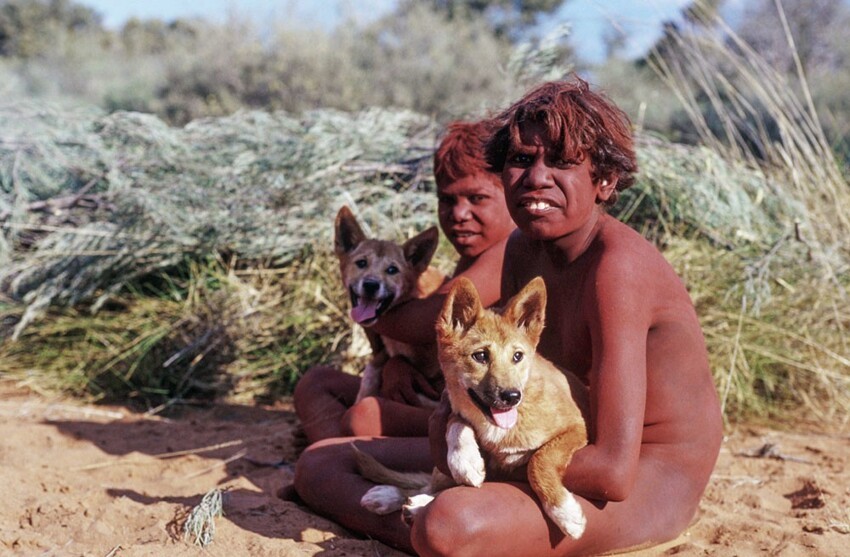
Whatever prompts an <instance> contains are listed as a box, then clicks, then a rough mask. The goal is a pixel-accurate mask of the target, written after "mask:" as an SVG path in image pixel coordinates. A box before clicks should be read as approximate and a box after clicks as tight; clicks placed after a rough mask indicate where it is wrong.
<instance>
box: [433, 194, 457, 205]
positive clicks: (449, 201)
mask: <svg viewBox="0 0 850 557" xmlns="http://www.w3.org/2000/svg"><path fill="white" fill-rule="evenodd" d="M437 203H439V204H440V205H454V204H455V200H454V198H453V197H452V196H450V195H440V196H438V197H437Z"/></svg>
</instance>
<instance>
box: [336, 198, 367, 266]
mask: <svg viewBox="0 0 850 557" xmlns="http://www.w3.org/2000/svg"><path fill="white" fill-rule="evenodd" d="M365 239H366V234H364V233H363V229H362V228H360V225H359V224H358V223H357V219H356V218H354V213H352V212H351V209H349V208H348V205H343V206H342V207H341V208H340V209H339V212H338V213H337V214H336V221H334V252H335V253H336V254H337V255H343V254H345V253H348V252H350V251H351V250H353V249H354V248H356V247H357V246H358V245H359V244H360V242H362V241H363V240H365Z"/></svg>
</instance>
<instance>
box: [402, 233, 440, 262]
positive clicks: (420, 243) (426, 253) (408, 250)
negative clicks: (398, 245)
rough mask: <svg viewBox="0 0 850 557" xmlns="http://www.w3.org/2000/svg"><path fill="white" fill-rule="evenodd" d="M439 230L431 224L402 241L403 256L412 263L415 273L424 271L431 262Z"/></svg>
mask: <svg viewBox="0 0 850 557" xmlns="http://www.w3.org/2000/svg"><path fill="white" fill-rule="evenodd" d="M438 238H439V232H437V227H436V226H432V227H431V228H429V229H428V230H426V231H424V232H421V233H419V234H417V235H416V236H414V237H413V238H411V239H409V240H408V241H406V242H405V243H404V245H403V246H402V249H403V250H404V258H405V259H407V261H409V262H410V264H411V265H413V268H414V269H415V270H416V272H417V273H424V272H425V269H427V268H428V265H429V264H430V263H431V258H432V257H434V252H435V251H437V240H438Z"/></svg>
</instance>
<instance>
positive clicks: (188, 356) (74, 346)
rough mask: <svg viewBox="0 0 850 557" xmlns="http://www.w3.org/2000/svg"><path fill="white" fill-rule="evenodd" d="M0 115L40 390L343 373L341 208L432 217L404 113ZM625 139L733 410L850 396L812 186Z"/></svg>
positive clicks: (13, 339) (11, 364)
mask: <svg viewBox="0 0 850 557" xmlns="http://www.w3.org/2000/svg"><path fill="white" fill-rule="evenodd" d="M4 110H5V112H4ZM12 115H14V118H13V117H12ZM0 124H2V125H0V130H3V131H2V132H0V223H1V224H2V227H3V228H2V237H0V292H2V293H3V295H4V296H5V300H6V302H5V305H4V306H3V307H2V308H0V311H2V318H3V320H2V322H0V337H2V338H4V339H5V340H4V341H3V343H2V345H0V362H2V369H3V371H6V372H7V373H10V374H12V375H14V376H15V377H18V378H28V379H29V380H30V382H31V383H32V384H33V385H40V386H45V385H47V386H53V387H58V388H60V389H62V390H65V391H68V392H73V393H77V394H82V395H88V396H95V397H99V398H112V399H115V398H118V399H124V398H128V397H129V398H133V399H135V400H138V401H140V402H142V403H144V405H146V406H149V407H156V406H158V405H161V404H166V403H169V402H173V401H178V400H187V399H191V400H196V399H209V398H212V397H218V396H222V395H223V394H224V393H227V394H228V396H237V397H239V396H252V397H255V398H256V397H261V398H266V397H275V396H278V395H280V394H285V393H288V392H291V389H292V386H293V385H294V384H295V382H296V381H297V380H298V378H299V377H300V375H301V374H302V373H303V372H304V371H305V370H306V369H308V368H309V367H310V366H311V365H315V364H320V363H330V364H335V365H346V364H348V369H351V370H356V369H357V368H358V366H359V365H362V364H361V362H362V360H361V359H359V358H360V357H361V356H364V355H365V353H366V350H367V347H366V345H365V344H363V343H361V340H362V339H361V337H360V336H358V333H357V331H358V329H357V328H356V327H354V326H353V325H352V324H351V322H350V320H349V319H348V318H347V315H346V314H347V305H348V302H347V300H346V295H345V293H344V292H343V289H342V287H341V286H340V282H339V275H338V273H339V271H338V268H337V264H336V261H335V259H334V257H333V255H332V228H333V217H334V214H335V213H336V210H337V209H338V208H339V206H340V205H342V204H343V203H346V204H348V205H351V206H353V207H354V209H355V211H356V212H357V213H358V218H359V220H360V221H361V222H363V223H364V224H365V225H366V226H368V227H369V228H370V229H371V230H369V234H370V235H376V236H381V237H386V238H395V239H403V238H407V237H409V236H410V235H412V233H414V232H416V231H418V230H421V229H422V228H424V226H427V225H430V224H432V223H433V222H434V220H435V212H434V208H435V201H436V200H435V196H434V193H433V182H432V181H431V178H430V175H431V168H430V157H431V154H432V149H433V146H434V139H435V129H434V127H433V126H432V125H431V124H430V122H429V121H427V120H426V119H423V118H422V117H420V116H416V115H414V114H410V113H399V112H385V111H380V110H371V111H367V112H362V113H357V114H344V113H339V112H333V111H317V112H314V113H310V114H308V115H305V116H304V117H303V118H300V119H296V118H293V117H291V116H289V115H285V114H264V113H243V114H237V115H234V116H231V117H227V118H221V119H209V120H203V121H198V122H194V123H193V124H191V125H189V126H187V127H186V128H185V129H182V130H179V129H174V128H169V127H167V126H165V125H164V124H162V122H160V121H159V120H157V119H155V118H153V117H150V116H145V115H140V114H114V115H112V116H102V115H100V114H97V113H91V112H86V111H77V112H59V111H53V110H51V109H49V108H47V109H43V110H35V109H34V108H33V107H29V108H27V107H17V108H9V109H0ZM637 146H638V156H639V163H640V165H641V168H642V172H641V174H640V175H639V179H638V183H637V184H636V185H635V187H634V188H632V189H631V190H629V191H627V192H626V193H625V195H624V196H623V199H622V200H621V201H620V203H619V205H618V208H617V211H618V212H617V215H618V216H619V217H620V218H622V219H623V220H626V221H627V222H629V223H630V224H631V225H632V226H634V227H635V228H637V229H638V230H640V231H641V232H642V233H644V234H645V235H647V236H648V237H650V238H652V239H653V240H654V241H656V242H657V243H658V245H659V246H660V247H661V248H662V249H663V250H664V251H665V254H666V256H667V257H668V259H670V261H671V262H672V263H673V265H674V266H675V267H676V269H677V271H678V272H679V273H680V274H681V276H682V277H683V279H684V280H685V282H686V284H687V286H688V288H689V289H690V291H691V294H692V295H693V296H694V299H695V302H696V305H697V309H698V312H699V315H700V318H701V319H702V322H703V325H704V328H705V332H706V337H707V340H708V344H709V350H710V353H711V358H712V368H713V371H714V374H715V378H716V381H717V385H718V390H719V392H720V393H721V397H722V401H723V404H724V410H725V411H726V414H727V416H730V417H738V416H743V415H747V414H752V413H758V414H769V413H772V412H778V411H787V409H789V408H798V407H805V408H807V409H812V410H816V411H818V412H820V413H821V414H822V415H826V416H828V415H830V414H837V413H838V412H840V411H841V410H843V409H847V408H850V403H848V401H850V393H848V385H847V382H848V381H847V379H848V377H850V363H848V361H847V359H846V354H848V353H850V351H849V350H848V344H850V342H848V339H847V330H848V329H847V328H848V325H850V323H848V322H847V319H848V318H847V314H848V312H847V311H846V308H847V303H846V294H845V291H846V288H847V281H848V279H847V277H848V273H847V272H846V261H847V257H846V254H847V244H846V243H841V241H839V240H838V239H836V237H835V236H833V235H829V234H827V235H823V236H822V235H821V232H823V231H825V230H828V229H829V226H830V223H832V220H831V219H833V216H834V209H835V208H834V207H830V210H826V209H824V210H821V207H826V205H828V203H826V204H823V205H822V204H821V201H818V200H820V199H821V197H817V199H814V200H813V199H812V196H813V195H815V194H816V192H817V182H816V181H814V180H816V178H814V177H809V178H805V179H807V180H812V181H811V182H807V183H806V185H805V188H803V187H802V186H800V185H799V184H800V180H803V179H804V177H802V176H798V177H797V178H796V181H787V180H786V178H787V175H786V174H785V171H784V170H782V169H780V170H779V171H777V170H776V168H775V167H771V166H769V165H768V166H762V167H760V166H758V165H756V164H755V163H754V162H753V161H752V160H749V159H744V158H739V159H737V160H736V159H735V158H733V157H729V156H728V154H726V156H724V155H723V152H722V151H718V149H715V148H707V147H685V146H679V145H672V144H670V143H668V142H665V141H662V140H657V139H652V138H640V139H639V141H638V145H637ZM719 153H720V154H719ZM844 187H845V188H846V184H844ZM839 191H840V190H834V191H832V190H831V192H830V193H828V194H826V195H825V197H823V199H833V198H834V196H835V195H839V193H837V192H839ZM801 192H809V193H806V194H801ZM824 203H825V202H824ZM841 226H842V224H841V223H840V222H839V223H836V224H835V227H836V229H837V230H841ZM844 242H846V240H844ZM449 253H450V250H448V249H446V248H445V246H443V250H442V252H441V254H440V256H439V257H438V262H439V263H440V265H441V267H442V268H443V270H448V269H450V267H451V264H450V260H451V256H450V255H448V254H449ZM45 312H47V313H45ZM40 316H41V317H40Z"/></svg>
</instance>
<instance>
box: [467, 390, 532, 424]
mask: <svg viewBox="0 0 850 557" xmlns="http://www.w3.org/2000/svg"><path fill="white" fill-rule="evenodd" d="M466 392H467V393H468V394H469V398H471V399H472V402H474V403H475V406H477V407H478V409H479V410H481V412H483V413H484V415H485V416H487V417H488V418H489V419H490V421H492V422H493V423H494V424H496V425H497V426H498V427H500V428H502V429H511V428H512V427H514V426H515V425H516V422H517V418H518V417H519V412H518V411H517V407H516V405H514V406H510V407H508V408H497V407H495V406H491V405H489V404H487V403H486V402H484V399H482V398H481V397H480V396H479V395H478V393H476V392H475V391H474V390H472V388H469V389H467V390H466Z"/></svg>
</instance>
